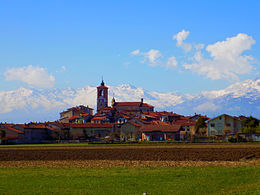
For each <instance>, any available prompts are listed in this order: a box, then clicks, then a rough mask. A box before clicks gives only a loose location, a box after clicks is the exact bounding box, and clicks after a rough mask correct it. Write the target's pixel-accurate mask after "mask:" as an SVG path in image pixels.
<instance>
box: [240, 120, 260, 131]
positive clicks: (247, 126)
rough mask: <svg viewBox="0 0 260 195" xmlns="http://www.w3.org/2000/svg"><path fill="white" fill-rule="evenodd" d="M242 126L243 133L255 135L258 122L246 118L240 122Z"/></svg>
mask: <svg viewBox="0 0 260 195" xmlns="http://www.w3.org/2000/svg"><path fill="white" fill-rule="evenodd" d="M242 125H243V132H244V133H255V132H256V131H258V130H259V120H258V119H257V118H254V117H252V116H250V117H246V118H245V119H244V120H243V121H242Z"/></svg>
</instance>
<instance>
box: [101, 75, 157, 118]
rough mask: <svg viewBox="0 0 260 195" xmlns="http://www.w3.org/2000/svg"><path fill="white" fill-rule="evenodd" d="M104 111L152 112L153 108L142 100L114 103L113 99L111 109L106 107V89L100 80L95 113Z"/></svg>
mask: <svg viewBox="0 0 260 195" xmlns="http://www.w3.org/2000/svg"><path fill="white" fill-rule="evenodd" d="M105 110H115V111H119V112H126V113H142V112H153V111H154V106H152V105H150V104H147V103H144V101H143V98H142V99H141V100H140V102H116V100H115V98H114V97H113V99H112V102H111V107H109V106H108V87H106V86H105V83H104V81H103V79H102V82H101V84H100V86H98V87H97V112H102V111H105Z"/></svg>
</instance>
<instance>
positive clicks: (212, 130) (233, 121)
mask: <svg viewBox="0 0 260 195" xmlns="http://www.w3.org/2000/svg"><path fill="white" fill-rule="evenodd" d="M206 122H207V123H208V136H214V135H226V134H235V133H241V130H242V125H241V120H240V119H239V118H237V117H233V116H229V115H227V114H222V115H220V116H218V117H215V118H212V119H209V120H207V121H206Z"/></svg>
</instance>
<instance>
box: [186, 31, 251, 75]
mask: <svg viewBox="0 0 260 195" xmlns="http://www.w3.org/2000/svg"><path fill="white" fill-rule="evenodd" d="M254 43H255V40H254V39H253V38H252V37H251V36H248V35H247V34H243V33H240V34H238V35H237V36H235V37H231V38H227V39H226V40H225V41H222V42H217V43H215V44H212V45H208V46H207V47H206V51H207V52H209V53H210V56H211V57H212V58H211V59H206V58H203V57H202V55H201V53H200V51H197V52H196V53H195V55H194V59H195V61H196V62H194V63H192V64H187V63H185V64H183V66H184V67H185V68H186V69H188V70H191V71H193V72H196V73H198V74H200V75H205V76H206V77H207V78H210V79H212V80H217V79H228V80H239V77H238V76H239V75H241V74H248V73H250V72H251V70H252V69H253V66H252V65H251V61H252V60H253V58H252V57H250V56H247V55H242V53H243V52H244V51H246V50H249V49H250V48H251V46H252V45H253V44H254Z"/></svg>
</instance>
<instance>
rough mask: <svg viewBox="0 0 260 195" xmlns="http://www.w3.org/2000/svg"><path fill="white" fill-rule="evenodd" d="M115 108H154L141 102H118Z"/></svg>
mask: <svg viewBox="0 0 260 195" xmlns="http://www.w3.org/2000/svg"><path fill="white" fill-rule="evenodd" d="M114 106H117V107H124V106H136V107H152V108H153V106H152V105H150V104H147V103H141V102H116V103H115V104H114Z"/></svg>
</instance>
